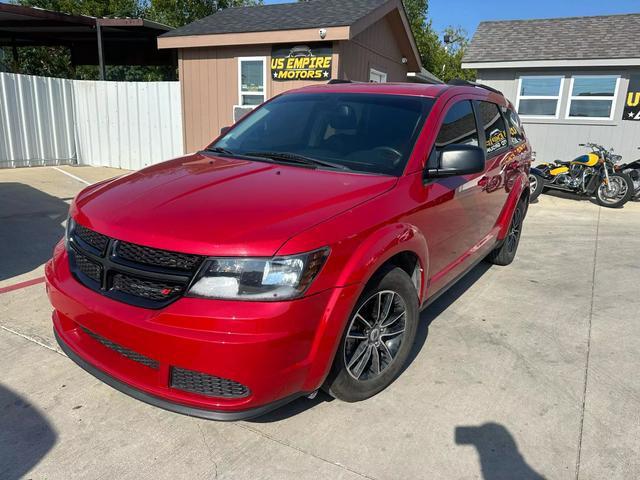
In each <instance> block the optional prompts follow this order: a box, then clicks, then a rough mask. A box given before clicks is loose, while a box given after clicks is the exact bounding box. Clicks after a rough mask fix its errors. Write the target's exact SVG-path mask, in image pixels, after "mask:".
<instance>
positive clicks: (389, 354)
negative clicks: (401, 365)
mask: <svg viewBox="0 0 640 480" xmlns="http://www.w3.org/2000/svg"><path fill="white" fill-rule="evenodd" d="M380 347H381V348H382V350H383V351H384V353H385V354H386V355H387V357H389V362H391V360H393V355H392V354H391V350H389V347H387V344H386V343H384V342H380Z"/></svg>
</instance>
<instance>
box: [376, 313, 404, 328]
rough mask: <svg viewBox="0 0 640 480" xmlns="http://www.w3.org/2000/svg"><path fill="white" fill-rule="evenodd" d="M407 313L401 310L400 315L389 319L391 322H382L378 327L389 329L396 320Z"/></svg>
mask: <svg viewBox="0 0 640 480" xmlns="http://www.w3.org/2000/svg"><path fill="white" fill-rule="evenodd" d="M405 313H407V312H406V310H403V311H402V313H400V314H398V315H396V316H395V317H393V318H392V319H391V321H387V322H383V323H382V324H381V325H380V328H389V327H390V326H391V325H393V324H394V323H396V322H397V321H398V320H400V319H401V318H402V316H403V315H404V314H405Z"/></svg>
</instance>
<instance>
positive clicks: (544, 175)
mask: <svg viewBox="0 0 640 480" xmlns="http://www.w3.org/2000/svg"><path fill="white" fill-rule="evenodd" d="M529 173H535V174H536V175H538V176H540V177H542V178H549V174H547V173H545V172H543V171H542V170H540V169H539V168H538V167H531V168H530V169H529Z"/></svg>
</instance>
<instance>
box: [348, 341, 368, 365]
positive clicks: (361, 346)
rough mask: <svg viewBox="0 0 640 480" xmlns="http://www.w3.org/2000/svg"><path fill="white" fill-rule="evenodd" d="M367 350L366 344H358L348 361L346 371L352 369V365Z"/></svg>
mask: <svg viewBox="0 0 640 480" xmlns="http://www.w3.org/2000/svg"><path fill="white" fill-rule="evenodd" d="M367 348H368V344H367V342H360V343H359V344H358V346H357V347H356V351H355V352H353V356H352V357H351V360H349V364H348V365H347V368H348V369H351V367H353V365H354V364H355V363H356V362H357V361H358V360H359V359H360V358H361V357H362V355H363V354H364V352H365V351H366V350H367Z"/></svg>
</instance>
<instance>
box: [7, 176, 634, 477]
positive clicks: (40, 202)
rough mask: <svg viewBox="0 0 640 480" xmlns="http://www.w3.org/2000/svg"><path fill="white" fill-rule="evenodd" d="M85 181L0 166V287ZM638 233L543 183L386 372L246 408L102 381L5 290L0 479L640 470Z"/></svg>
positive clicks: (15, 274) (49, 233)
mask: <svg viewBox="0 0 640 480" xmlns="http://www.w3.org/2000/svg"><path fill="white" fill-rule="evenodd" d="M63 170H68V171H69V172H70V173H72V174H73V175H75V176H77V177H79V178H82V179H85V180H87V181H97V180H99V179H101V178H107V177H108V176H111V175H113V174H115V173H117V172H114V171H105V170H104V169H97V168H90V167H86V168H72V167H63ZM83 186H84V185H83V184H82V183H81V182H79V181H78V180H75V179H73V178H71V177H68V176H66V175H64V174H62V173H61V172H59V171H57V170H53V169H48V168H40V169H23V170H5V171H0V222H1V225H2V226H1V228H0V240H1V244H2V245H3V247H4V252H3V253H2V254H0V289H1V288H3V287H7V286H10V285H15V284H16V283H18V282H23V281H28V280H33V279H37V278H39V276H41V274H42V267H41V265H42V263H44V261H45V260H46V258H48V256H49V254H50V250H51V247H52V246H53V243H55V241H56V240H57V239H58V238H59V237H60V236H61V235H62V231H63V229H62V225H61V224H62V221H63V220H64V218H65V217H66V210H65V209H66V205H67V204H68V201H69V200H68V199H69V198H71V197H72V196H73V195H74V194H75V193H76V192H77V191H79V190H80V189H81V188H82V187H83ZM638 233H640V204H638V203H634V204H628V205H627V206H626V207H625V208H624V209H621V210H610V209H601V208H599V207H598V206H596V205H594V204H593V203H591V202H589V201H579V200H574V199H566V198H561V197H558V196H550V195H543V196H542V197H541V199H540V201H539V202H538V203H536V204H533V205H532V206H531V208H530V210H529V216H528V218H527V220H526V223H525V228H524V233H523V237H522V241H521V244H520V251H519V253H518V257H517V259H516V261H515V263H514V264H513V265H511V266H509V267H489V266H487V265H483V264H481V265H479V266H478V267H476V268H475V269H474V270H473V271H472V272H471V273H470V274H469V275H467V276H466V277H465V278H463V279H462V280H461V282H460V283H459V284H458V285H456V286H455V287H454V288H453V289H452V290H451V291H450V292H449V293H448V294H446V295H445V296H443V297H442V298H440V299H439V300H438V301H437V302H436V303H434V304H433V305H432V306H431V307H430V308H429V309H427V310H426V311H425V312H424V313H423V315H422V320H423V322H422V327H421V329H420V332H419V339H418V343H417V345H416V349H415V351H414V355H413V360H412V362H411V364H410V365H409V367H408V368H407V370H406V371H405V372H404V373H403V375H402V376H401V377H400V378H399V379H398V380H397V381H396V382H395V383H394V384H393V385H392V386H391V387H390V388H388V389H387V390H385V391H384V392H382V393H381V394H380V395H378V396H376V397H374V398H373V399H370V400H368V401H366V402H362V403H357V404H346V403H342V402H339V401H329V399H328V398H327V397H325V396H323V395H319V396H318V397H317V398H316V399H315V400H307V399H302V400H299V401H296V402H295V403H293V404H291V405H289V406H287V407H285V408H282V409H280V410H278V411H276V412H273V413H272V414H270V415H268V416H267V417H265V418H261V419H257V420H256V421H252V422H238V423H224V424H223V423H216V422H210V421H204V420H199V419H194V418H189V417H185V416H180V415H177V414H173V413H168V412H165V411H162V410H159V409H157V408H154V407H151V406H148V405H145V404H143V403H141V402H138V401H136V400H134V399H131V398H129V397H127V396H125V395H123V394H121V393H119V392H117V391H115V390H113V389H111V388H110V387H108V386H106V385H104V384H102V383H101V382H99V381H98V380H96V379H94V378H93V377H91V376H90V375H89V374H87V373H85V372H84V371H83V370H81V369H80V368H79V367H77V366H75V364H73V363H72V362H71V361H70V360H68V359H67V358H66V357H65V356H64V355H63V354H62V353H61V352H60V351H59V349H58V348H57V346H56V344H55V341H54V339H53V336H52V333H51V327H50V307H49V305H48V302H47V299H46V296H45V294H44V288H43V285H42V284H36V285H32V286H28V287H24V288H20V289H17V290H13V291H10V292H6V293H1V294H0V358H2V363H1V364H2V368H1V369H0V371H1V372H2V373H1V374H0V478H3V479H4V478H8V479H13V478H22V477H24V478H33V479H39V478H47V479H58V478H59V479H69V478H96V479H97V478H105V477H108V478H131V479H133V478H135V479H146V478H149V479H153V480H159V479H164V478H167V479H169V478H171V479H174V478H190V479H191V478H207V479H209V478H234V479H244V478H251V479H258V478H264V479H287V478H293V479H296V480H300V479H304V478H314V479H317V478H331V479H334V478H337V479H341V478H344V479H352V478H353V479H358V478H369V479H422V478H424V479H463V478H464V479H473V478H477V479H485V480H494V479H539V478H547V479H576V478H579V479H603V478H607V479H631V478H640V460H639V459H640V377H638V375H637V370H638V364H639V363H640V325H639V322H638V321H637V318H639V317H640V300H638V291H637V290H638V285H639V284H640V267H639V265H640V264H639V263H638V260H637V258H638V257H637V252H638V251H640V236H639V235H638Z"/></svg>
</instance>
